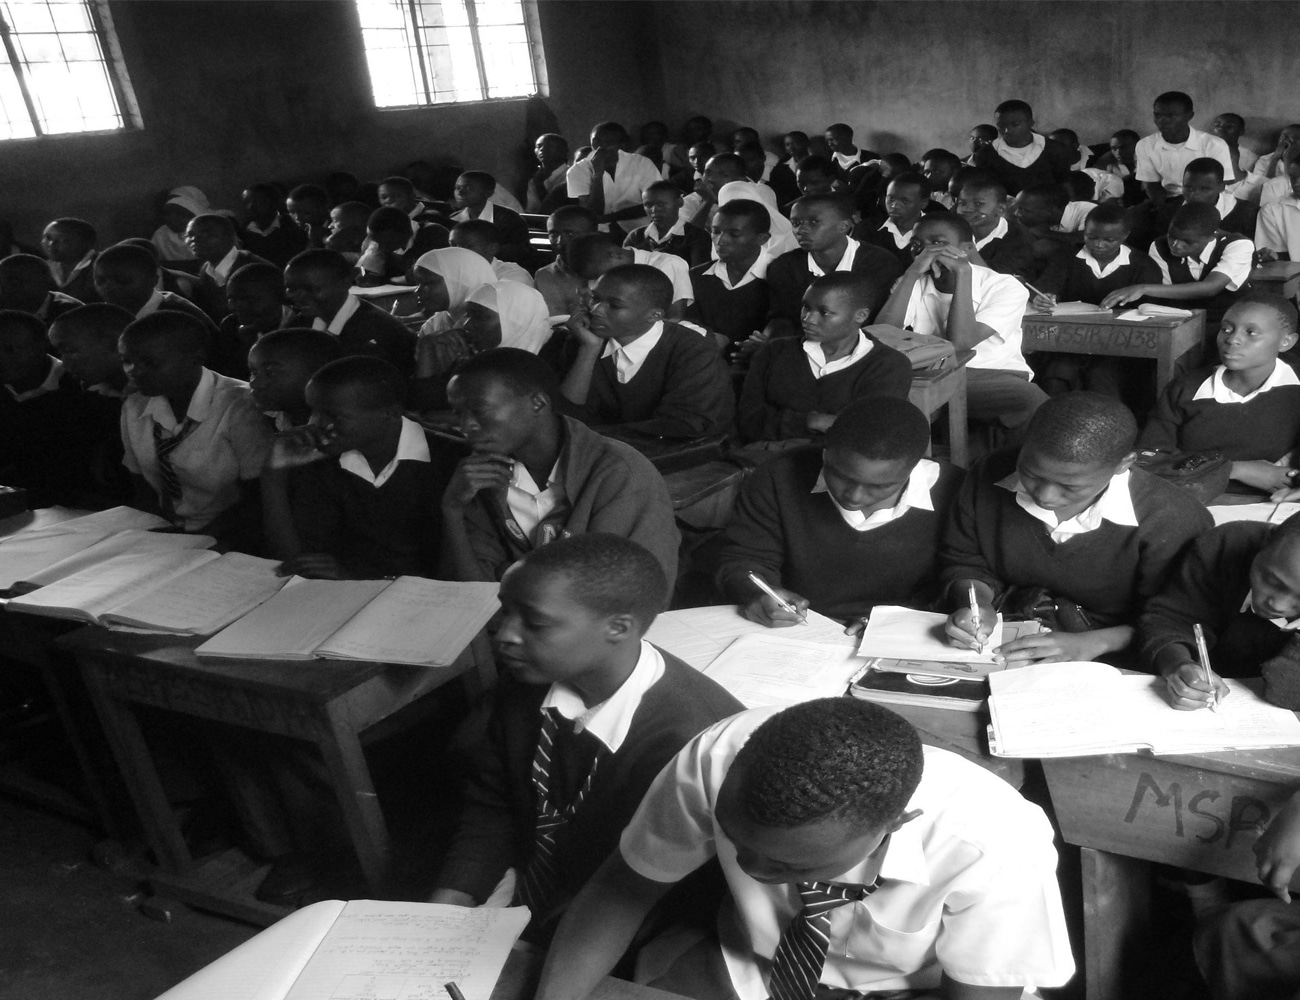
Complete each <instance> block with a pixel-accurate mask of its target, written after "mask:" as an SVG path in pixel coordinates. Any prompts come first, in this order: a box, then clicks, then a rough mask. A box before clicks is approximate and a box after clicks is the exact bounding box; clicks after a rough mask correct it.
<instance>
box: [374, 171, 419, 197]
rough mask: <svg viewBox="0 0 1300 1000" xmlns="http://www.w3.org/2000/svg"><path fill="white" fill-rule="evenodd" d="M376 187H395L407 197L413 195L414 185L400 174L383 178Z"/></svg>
mask: <svg viewBox="0 0 1300 1000" xmlns="http://www.w3.org/2000/svg"><path fill="white" fill-rule="evenodd" d="M378 187H395V188H400V189H401V190H403V191H405V192H406V193H407V194H409V195H414V194H415V185H414V184H412V183H411V181H410V179H409V178H406V177H403V176H402V175H401V174H393V175H392V176H391V177H385V178H384V179H383V180H382V181H380V182H379V184H378Z"/></svg>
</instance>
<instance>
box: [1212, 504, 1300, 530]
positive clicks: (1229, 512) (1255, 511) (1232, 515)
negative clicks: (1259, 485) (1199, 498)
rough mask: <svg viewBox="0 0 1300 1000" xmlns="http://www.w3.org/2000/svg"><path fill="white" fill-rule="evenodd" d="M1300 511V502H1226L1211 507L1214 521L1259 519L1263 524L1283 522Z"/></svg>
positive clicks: (1224, 522)
mask: <svg viewBox="0 0 1300 1000" xmlns="http://www.w3.org/2000/svg"><path fill="white" fill-rule="evenodd" d="M1297 511H1300V503H1289V502H1288V503H1225V504H1215V505H1212V506H1211V507H1210V516H1211V517H1212V518H1214V523H1215V524H1216V525H1218V524H1227V523H1228V522H1229V521H1259V522H1261V523H1263V524H1281V523H1282V522H1283V521H1285V520H1286V519H1287V518H1288V517H1290V516H1291V515H1292V514H1295V513H1296V512H1297Z"/></svg>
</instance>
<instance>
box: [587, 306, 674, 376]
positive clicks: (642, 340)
mask: <svg viewBox="0 0 1300 1000" xmlns="http://www.w3.org/2000/svg"><path fill="white" fill-rule="evenodd" d="M663 335H664V323H663V320H659V321H658V322H657V323H655V325H654V326H652V327H650V329H649V330H647V331H646V332H645V333H643V334H641V336H639V337H637V338H636V340H634V341H632V342H631V343H629V344H620V343H619V342H618V341H617V340H611V341H609V342H608V343H607V344H606V345H605V353H604V354H603V355H601V356H602V357H605V358H613V359H614V369H615V370H616V371H617V372H618V373H619V378H620V381H623V382H626V381H627V380H628V379H629V378H631V377H632V376H633V375H635V374H636V372H637V371H638V370H639V369H640V367H641V365H642V364H644V363H645V359H646V358H647V357H648V356H649V354H650V352H651V351H652V350H654V348H655V345H656V344H658V343H659V341H660V340H662V339H663Z"/></svg>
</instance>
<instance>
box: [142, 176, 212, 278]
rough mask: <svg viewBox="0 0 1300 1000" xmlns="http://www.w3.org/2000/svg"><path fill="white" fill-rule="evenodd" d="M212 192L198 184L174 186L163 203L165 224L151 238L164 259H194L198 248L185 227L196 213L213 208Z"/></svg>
mask: <svg viewBox="0 0 1300 1000" xmlns="http://www.w3.org/2000/svg"><path fill="white" fill-rule="evenodd" d="M211 210H212V209H211V206H210V205H209V204H208V196H207V195H205V194H204V193H203V192H202V191H200V190H199V189H198V188H196V187H192V186H191V185H188V184H186V185H184V186H182V187H178V188H172V189H171V191H170V192H169V195H168V198H167V202H166V204H164V205H163V210H162V217H163V224H162V225H161V226H159V227H158V228H157V229H155V230H154V233H153V236H152V237H150V242H151V243H153V245H154V246H156V247H157V248H158V254H159V256H160V257H161V258H162V260H163V261H164V262H166V261H169V260H194V259H195V257H194V251H193V250H191V249H190V246H189V244H188V243H186V242H185V227H186V226H188V225H189V223H190V220H191V219H193V218H194V217H195V216H196V215H204V214H205V213H207V212H210V211H211Z"/></svg>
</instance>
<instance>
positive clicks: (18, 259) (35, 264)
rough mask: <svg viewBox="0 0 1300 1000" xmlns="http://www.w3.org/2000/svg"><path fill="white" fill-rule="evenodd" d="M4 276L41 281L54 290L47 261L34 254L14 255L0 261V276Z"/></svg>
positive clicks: (52, 278)
mask: <svg viewBox="0 0 1300 1000" xmlns="http://www.w3.org/2000/svg"><path fill="white" fill-rule="evenodd" d="M5 274H12V275H22V276H23V277H26V278H36V279H38V280H43V281H45V282H46V283H47V287H49V288H51V289H53V288H54V275H52V274H51V273H50V264H49V261H47V260H46V259H45V258H44V257H37V256H36V255H35V254H30V253H15V254H10V255H9V256H8V257H5V258H4V259H3V260H0V276H3V275H5Z"/></svg>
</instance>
